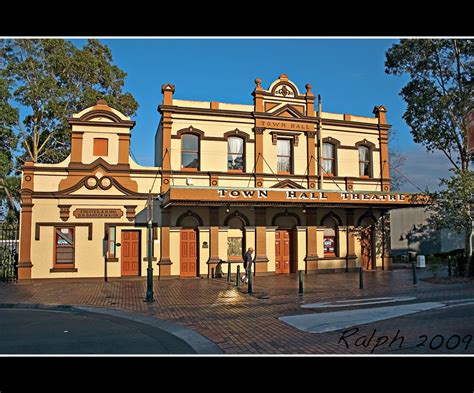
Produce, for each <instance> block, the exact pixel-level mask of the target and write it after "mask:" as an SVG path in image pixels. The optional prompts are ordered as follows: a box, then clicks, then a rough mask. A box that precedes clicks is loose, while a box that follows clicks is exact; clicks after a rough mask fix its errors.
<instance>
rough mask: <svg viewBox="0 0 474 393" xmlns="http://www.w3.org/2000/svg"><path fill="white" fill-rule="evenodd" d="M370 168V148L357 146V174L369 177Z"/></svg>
mask: <svg viewBox="0 0 474 393" xmlns="http://www.w3.org/2000/svg"><path fill="white" fill-rule="evenodd" d="M370 170H371V160H370V149H369V148H368V147H367V146H359V176H365V177H369V176H370Z"/></svg>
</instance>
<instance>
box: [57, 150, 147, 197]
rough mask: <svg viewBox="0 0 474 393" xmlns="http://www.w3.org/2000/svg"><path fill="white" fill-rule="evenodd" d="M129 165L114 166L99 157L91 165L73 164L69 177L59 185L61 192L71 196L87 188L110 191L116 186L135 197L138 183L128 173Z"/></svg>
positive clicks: (69, 168) (69, 167) (69, 169)
mask: <svg viewBox="0 0 474 393" xmlns="http://www.w3.org/2000/svg"><path fill="white" fill-rule="evenodd" d="M129 170H130V166H129V165H112V164H109V163H108V162H107V161H105V160H104V159H103V158H102V157H99V158H98V159H97V160H95V161H94V162H91V163H90V164H81V163H71V164H70V165H69V166H68V171H69V173H68V176H67V178H66V179H63V180H61V182H60V183H59V190H58V191H59V192H60V193H62V194H69V193H72V192H74V191H77V190H79V189H80V188H81V187H83V186H84V187H86V188H87V189H89V190H94V189H97V190H98V191H100V190H104V191H106V190H108V189H109V188H111V187H112V185H113V186H115V187H116V188H117V189H118V190H120V191H121V192H123V193H124V194H126V195H133V194H135V193H136V192H137V190H138V184H137V182H136V181H134V180H132V179H131V178H130V174H129V173H127V172H128V171H129Z"/></svg>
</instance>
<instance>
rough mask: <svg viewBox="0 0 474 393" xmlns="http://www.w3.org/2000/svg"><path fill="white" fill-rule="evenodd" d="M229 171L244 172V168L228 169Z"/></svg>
mask: <svg viewBox="0 0 474 393" xmlns="http://www.w3.org/2000/svg"><path fill="white" fill-rule="evenodd" d="M227 172H229V173H243V172H244V170H243V169H227Z"/></svg>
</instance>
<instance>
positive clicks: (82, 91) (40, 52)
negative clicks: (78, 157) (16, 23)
mask: <svg viewBox="0 0 474 393" xmlns="http://www.w3.org/2000/svg"><path fill="white" fill-rule="evenodd" d="M1 60H2V62H3V64H5V67H4V68H3V70H2V71H1V72H2V75H3V76H4V78H6V79H8V80H9V81H11V84H10V86H11V89H10V91H11V95H12V99H13V100H14V101H15V102H16V103H17V104H19V105H21V106H22V107H24V108H26V109H27V113H26V115H25V116H24V118H23V120H22V121H21V122H18V123H17V126H18V129H19V130H18V131H19V137H20V143H21V147H22V148H23V149H24V154H23V156H22V158H23V159H26V158H29V159H31V160H33V161H34V162H47V163H50V162H59V161H62V160H64V159H65V158H66V157H67V155H68V154H69V147H70V136H69V126H68V124H67V118H68V117H70V116H71V115H72V114H73V113H75V112H79V111H81V110H82V109H84V108H87V107H88V106H92V105H94V104H95V103H96V102H97V100H98V99H105V100H106V101H107V103H108V104H109V105H110V106H112V107H114V108H116V109H117V110H119V111H121V112H123V113H124V114H125V115H127V116H131V115H133V114H135V113H136V110H137V108H138V104H137V102H136V101H135V99H134V98H133V96H132V95H131V94H130V93H123V92H122V90H123V86H124V79H125V77H126V73H125V72H124V71H122V70H121V69H120V68H119V67H117V66H115V65H113V64H112V52H111V51H110V49H109V48H108V47H107V46H105V45H103V44H101V43H100V42H99V41H98V40H88V41H87V44H85V45H84V47H83V48H82V49H78V48H77V47H76V46H75V45H74V44H73V43H71V42H70V41H66V40H61V39H28V40H27V39H16V40H2V51H1Z"/></svg>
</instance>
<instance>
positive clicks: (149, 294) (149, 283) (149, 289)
mask: <svg viewBox="0 0 474 393" xmlns="http://www.w3.org/2000/svg"><path fill="white" fill-rule="evenodd" d="M147 220H148V258H147V259H148V268H147V269H146V273H147V276H146V297H145V302H147V303H151V302H154V301H155V299H153V266H152V253H153V252H152V247H153V200H152V198H151V193H150V194H149V195H148V208H147Z"/></svg>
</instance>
